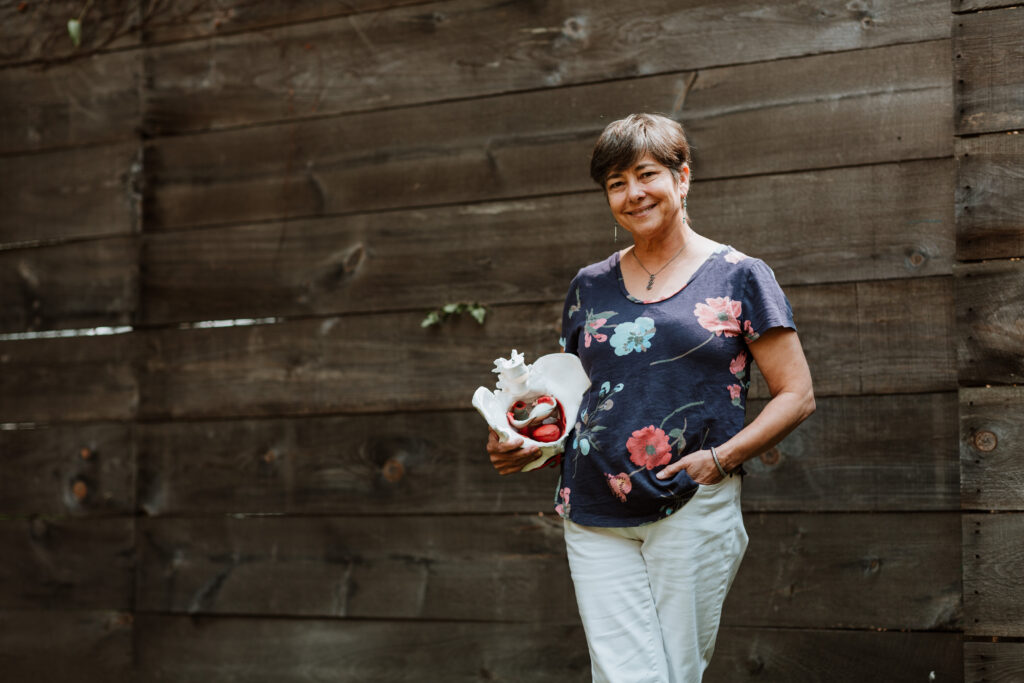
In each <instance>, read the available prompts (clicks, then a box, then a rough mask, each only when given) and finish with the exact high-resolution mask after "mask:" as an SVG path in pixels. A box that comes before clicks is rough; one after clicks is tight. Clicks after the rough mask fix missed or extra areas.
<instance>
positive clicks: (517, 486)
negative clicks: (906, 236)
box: [138, 393, 960, 516]
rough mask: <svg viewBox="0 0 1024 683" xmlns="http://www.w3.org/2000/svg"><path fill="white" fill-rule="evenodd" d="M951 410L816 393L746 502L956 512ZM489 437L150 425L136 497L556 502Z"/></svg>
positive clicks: (446, 430) (194, 501)
mask: <svg viewBox="0 0 1024 683" xmlns="http://www.w3.org/2000/svg"><path fill="white" fill-rule="evenodd" d="M763 403H764V401H756V402H753V405H751V407H750V413H749V416H748V417H752V416H753V415H754V414H756V413H757V411H759V410H760V408H761V406H762V405H763ZM956 410H957V404H956V395H955V394H953V393H947V394H926V395H917V396H872V397H849V398H843V397H840V398H820V399H819V400H818V409H817V412H816V413H815V415H814V417H813V418H812V419H811V420H809V421H808V422H805V423H804V424H803V425H802V426H801V427H800V429H799V430H797V431H796V432H794V433H793V434H792V435H790V436H789V437H787V439H786V440H785V441H783V442H782V443H781V444H780V445H779V446H778V448H776V449H775V450H773V451H772V452H771V453H768V454H766V455H764V456H762V458H760V459H755V460H753V461H750V462H748V463H747V465H746V468H747V470H748V471H749V472H750V473H751V476H749V477H748V478H747V479H746V480H745V484H744V492H743V501H744V508H745V509H746V510H748V511H755V510H784V511H798V510H799V511H811V510H833V511H835V510H849V511H854V510H950V509H958V508H959V506H960V489H959V483H958V473H959V470H958V462H957V453H956V445H955V436H956V428H955V422H956V419H955V418H956ZM483 441H484V425H483V422H482V421H481V420H480V418H479V417H478V416H477V415H476V413H475V412H472V411H455V412H425V413H396V414H393V415H362V416H354V417H315V418H293V419H268V420H238V421H234V420H232V421H216V422H183V421H175V422H165V423H148V424H144V425H141V426H140V427H139V447H138V451H139V473H138V481H139V484H138V486H139V505H140V506H141V507H142V508H143V509H145V511H146V512H147V513H148V514H149V515H154V516H156V515H183V514H188V515H195V514H204V515H209V514H218V513H246V512H252V513H257V512H258V513H290V514H312V513H315V514H324V513H326V514H363V513H365V512H366V511H368V510H372V511H373V512H374V514H379V515H385V514H438V513H475V514H480V513H496V512H505V513H509V512H519V513H531V512H533V513H536V512H550V511H551V509H552V495H553V492H554V489H555V481H556V479H557V473H556V472H555V471H548V470H543V471H539V472H536V473H531V474H526V475H517V476H510V477H500V476H498V475H497V474H496V473H495V471H494V470H493V468H492V467H491V464H490V462H489V461H488V460H487V458H486V456H485V455H484V452H483ZM894 453H899V454H900V455H899V457H898V458H897V457H894V456H893V454H894ZM198 454H201V455H198ZM440 489H444V490H445V491H447V495H444V496H438V495H436V494H437V491H438V490H440ZM838 492H842V495H839V494H838Z"/></svg>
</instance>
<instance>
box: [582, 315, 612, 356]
mask: <svg viewBox="0 0 1024 683" xmlns="http://www.w3.org/2000/svg"><path fill="white" fill-rule="evenodd" d="M606 322H608V318H596V319H594V320H588V321H587V324H586V325H584V326H583V346H585V347H587V348H588V349H589V348H590V340H591V338H593V339H596V340H597V341H599V342H603V341H607V340H608V335H607V334H601V333H600V332H598V330H599V329H601V327H602V326H603V325H604V324H605V323H606Z"/></svg>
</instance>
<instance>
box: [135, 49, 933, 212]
mask: <svg viewBox="0 0 1024 683" xmlns="http://www.w3.org/2000/svg"><path fill="white" fill-rule="evenodd" d="M951 97H952V93H951V89H950V85H949V45H948V41H933V42H927V43H922V44H917V45H905V46H896V47H886V48H879V49H875V50H860V51H856V52H850V53H842V54H838V55H820V56H816V57H807V58H801V59H793V60H784V61H781V62H771V63H770V64H753V65H743V66H736V67H726V68H720V69H710V70H708V71H701V72H700V73H675V74H669V75H665V76H657V77H653V78H643V79H629V80H619V81H612V82H605V83H600V84H596V85H587V86H580V87H572V88H557V89H549V90H541V91H537V92H530V93H518V94H515V95H505V96H501V97H491V98H485V99H477V100H470V101H455V102H447V103H443V104H434V105H427V106H420V107H412V108H402V109H395V110H389V111H382V112H373V113H370V114H353V115H347V116H341V117H332V118H324V119H316V120H310V121H299V122H291V123H286V124H279V125H273V126H268V127H263V126H260V127H254V128H246V129H241V130H233V131H224V132H220V133H217V134H201V135H187V136H180V137H174V138H167V139H159V140H156V141H154V142H153V143H151V145H150V147H148V151H147V156H146V162H147V169H146V170H147V175H148V177H149V181H148V187H149V188H150V190H151V191H150V192H149V194H148V196H147V199H148V200H150V201H149V202H148V203H147V212H148V213H147V228H151V227H159V228H168V227H175V226H186V225H188V226H191V225H209V224H216V223H224V222H240V221H245V220H262V219H268V218H280V217H282V216H289V217H294V216H311V215H319V214H332V213H341V212H354V211H363V210H369V209H383V208H400V207H408V206H428V205H436V204H447V203H457V202H477V201H480V200H484V199H494V198H508V197H517V198H518V197H523V196H527V195H537V194H550V193H555V192H558V193H562V192H567V191H577V190H589V189H592V188H593V183H592V181H591V180H590V178H589V175H588V172H587V164H588V160H589V157H590V152H591V149H592V147H593V144H594V140H596V138H597V136H598V134H599V133H600V131H601V129H602V128H603V127H604V126H605V125H607V124H608V123H609V122H610V121H611V120H613V119H615V118H619V117H621V116H625V115H627V114H629V113H630V112H632V111H636V110H650V111H663V112H676V113H677V115H678V116H679V117H681V119H682V120H683V122H684V124H685V125H686V126H687V128H688V129H689V131H690V136H691V138H692V139H693V141H694V142H695V143H696V145H697V149H696V150H695V158H694V169H695V174H696V175H695V177H696V178H697V179H698V180H700V179H709V178H721V177H727V176H748V175H753V174H757V173H775V172H780V171H794V170H803V169H808V168H815V167H818V168H822V167H826V168H831V167H835V166H843V165H851V164H870V163H878V162H889V161H899V160H908V159H915V158H927V157H945V156H949V155H950V153H951V140H952V137H951V126H950V120H949V117H948V115H947V114H946V113H943V114H941V115H939V114H938V113H939V112H948V110H949V107H950V106H951V104H950V98H951ZM228 111H230V109H228ZM825 122H828V125H824V123H825ZM948 183H949V181H948V180H945V179H944V180H943V181H942V182H941V186H942V187H946V186H947V185H948ZM904 187H905V185H904ZM937 190H938V187H937V186H932V185H924V186H922V187H921V188H920V189H919V190H917V192H929V191H931V192H935V191H937ZM805 196H806V195H805ZM851 199H853V198H852V197H851ZM804 201H806V199H805V200H804ZM882 201H883V202H884V201H885V200H882ZM933 201H934V205H933V207H932V208H928V209H922V212H923V214H925V215H922V216H915V217H913V218H910V219H909V220H922V219H927V220H935V219H937V218H941V219H942V220H946V218H947V217H948V215H949V214H948V213H947V212H946V207H948V205H949V204H948V202H949V199H948V195H943V196H942V199H933ZM863 203H866V202H865V200H860V199H858V200H855V201H854V202H847V201H845V200H843V199H837V200H836V203H834V204H832V203H826V204H824V206H823V207H822V208H823V209H824V208H829V209H832V213H833V214H836V213H840V212H841V211H846V212H849V213H851V214H856V213H857V211H858V207H859V206H860V204H863ZM937 213H941V216H936V214H937Z"/></svg>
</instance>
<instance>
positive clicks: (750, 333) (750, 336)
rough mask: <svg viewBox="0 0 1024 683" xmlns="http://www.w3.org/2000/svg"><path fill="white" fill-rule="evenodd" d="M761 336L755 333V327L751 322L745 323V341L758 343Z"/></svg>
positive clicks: (746, 321) (745, 321)
mask: <svg viewBox="0 0 1024 683" xmlns="http://www.w3.org/2000/svg"><path fill="white" fill-rule="evenodd" d="M760 336H761V335H759V334H758V333H757V332H754V326H753V325H751V324H750V321H749V320H744V321H743V338H744V339H746V340H747V341H748V342H752V341H757V339H758V337H760Z"/></svg>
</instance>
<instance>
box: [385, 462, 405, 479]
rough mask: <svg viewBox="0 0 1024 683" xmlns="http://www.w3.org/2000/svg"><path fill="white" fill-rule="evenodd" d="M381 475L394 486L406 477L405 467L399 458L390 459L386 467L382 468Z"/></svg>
mask: <svg viewBox="0 0 1024 683" xmlns="http://www.w3.org/2000/svg"><path fill="white" fill-rule="evenodd" d="M380 474H381V476H382V477H384V479H385V481H387V482H388V483H391V484H394V483H396V482H398V480H400V479H401V478H402V477H404V476H405V465H403V464H402V461H401V460H399V459H398V458H388V459H387V461H385V463H384V466H383V467H381V468H380Z"/></svg>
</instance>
